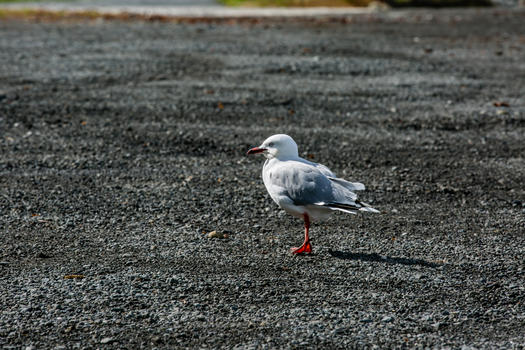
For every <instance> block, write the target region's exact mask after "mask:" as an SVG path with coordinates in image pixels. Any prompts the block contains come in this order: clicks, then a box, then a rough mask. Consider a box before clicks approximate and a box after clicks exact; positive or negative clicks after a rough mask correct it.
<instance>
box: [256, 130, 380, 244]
mask: <svg viewBox="0 0 525 350" xmlns="http://www.w3.org/2000/svg"><path fill="white" fill-rule="evenodd" d="M256 153H262V154H263V155H264V156H265V157H266V162H265V163H264V166H263V171H262V177H263V181H264V185H265V186H266V189H267V190H268V193H269V194H270V196H271V197H272V199H273V200H274V202H275V203H277V205H278V206H279V207H281V208H282V209H284V211H286V212H287V213H288V214H291V215H293V216H295V217H298V218H303V219H304V243H303V245H302V246H300V247H294V248H291V251H292V253H294V254H303V253H311V252H312V245H311V244H310V238H309V236H308V230H309V229H310V221H313V220H320V219H324V218H326V217H328V216H329V215H330V213H331V212H332V211H334V210H339V211H343V212H345V213H350V214H356V212H357V211H368V212H373V213H379V211H378V210H376V209H374V208H372V207H370V206H369V205H368V204H366V203H363V202H361V201H359V200H358V199H357V195H356V194H355V193H354V192H353V191H362V190H364V189H365V186H364V185H363V184H362V183H359V182H348V181H346V180H343V179H340V178H338V177H336V176H335V175H334V173H332V172H331V171H330V169H328V168H327V167H326V166H324V165H322V164H317V163H313V162H310V161H307V160H306V159H303V158H301V157H299V153H298V151H297V144H296V143H295V141H294V140H293V139H292V138H291V137H290V136H288V135H284V134H278V135H273V136H270V137H269V138H267V139H266V140H265V141H264V142H263V143H262V145H260V146H259V147H254V148H252V149H250V150H248V154H256Z"/></svg>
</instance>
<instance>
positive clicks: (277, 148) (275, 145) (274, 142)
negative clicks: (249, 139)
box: [248, 134, 299, 159]
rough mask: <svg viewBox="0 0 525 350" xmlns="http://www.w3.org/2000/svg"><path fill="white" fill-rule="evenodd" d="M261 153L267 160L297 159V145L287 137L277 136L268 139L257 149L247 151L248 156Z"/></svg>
mask: <svg viewBox="0 0 525 350" xmlns="http://www.w3.org/2000/svg"><path fill="white" fill-rule="evenodd" d="M256 153H262V154H264V156H265V157H266V158H268V159H272V158H278V159H287V158H297V157H298V156H299V152H298V151H297V144H296V143H295V141H294V140H293V139H292V138H291V137H290V136H288V135H284V134H277V135H273V136H270V137H268V138H267V139H266V140H264V142H263V143H262V144H261V145H260V146H259V147H254V148H251V149H250V150H248V154H256Z"/></svg>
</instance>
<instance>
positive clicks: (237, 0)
mask: <svg viewBox="0 0 525 350" xmlns="http://www.w3.org/2000/svg"><path fill="white" fill-rule="evenodd" d="M220 2H222V3H223V4H225V5H228V6H247V7H321V6H322V7H346V6H367V5H368V4H369V3H370V2H371V0H220Z"/></svg>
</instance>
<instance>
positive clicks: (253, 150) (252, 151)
mask: <svg viewBox="0 0 525 350" xmlns="http://www.w3.org/2000/svg"><path fill="white" fill-rule="evenodd" d="M264 151H266V148H259V147H254V148H250V149H249V150H248V153H246V154H257V153H263V152H264Z"/></svg>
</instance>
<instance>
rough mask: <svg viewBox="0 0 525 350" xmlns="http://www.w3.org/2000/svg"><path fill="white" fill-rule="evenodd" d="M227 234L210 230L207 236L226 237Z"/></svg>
mask: <svg viewBox="0 0 525 350" xmlns="http://www.w3.org/2000/svg"><path fill="white" fill-rule="evenodd" d="M228 237H229V236H228V235H227V234H225V233H222V232H217V231H211V232H210V233H208V238H228Z"/></svg>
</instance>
